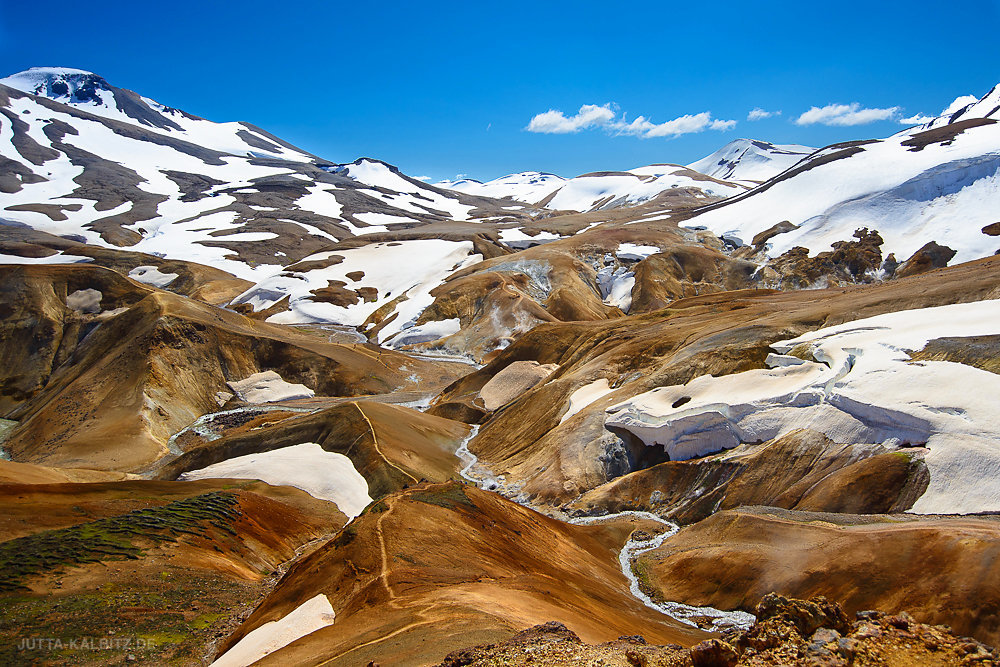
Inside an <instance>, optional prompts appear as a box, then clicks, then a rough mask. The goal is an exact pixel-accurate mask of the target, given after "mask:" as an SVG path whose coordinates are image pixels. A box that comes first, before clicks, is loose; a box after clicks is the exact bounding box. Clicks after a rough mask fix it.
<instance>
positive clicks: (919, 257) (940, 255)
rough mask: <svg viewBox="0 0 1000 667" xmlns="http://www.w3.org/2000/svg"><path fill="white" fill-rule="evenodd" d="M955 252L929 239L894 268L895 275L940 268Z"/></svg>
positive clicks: (914, 273)
mask: <svg viewBox="0 0 1000 667" xmlns="http://www.w3.org/2000/svg"><path fill="white" fill-rule="evenodd" d="M955 254H956V251H954V250H952V249H951V248H949V247H948V246H943V245H938V244H937V243H935V242H934V241H931V242H929V243H928V244H927V245H925V246H923V247H922V248H920V250H918V251H916V252H915V253H913V255H912V256H911V257H910V258H909V259H908V260H906V261H905V262H903V263H902V264H900V266H899V268H898V269H896V277H897V278H905V277H907V276H915V275H918V274H921V273H926V272H928V271H933V270H934V269H942V268H944V267H946V266H948V262H950V261H951V258H952V257H954V256H955Z"/></svg>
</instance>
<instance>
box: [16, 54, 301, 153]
mask: <svg viewBox="0 0 1000 667" xmlns="http://www.w3.org/2000/svg"><path fill="white" fill-rule="evenodd" d="M0 84H2V85H4V86H8V87H10V88H14V89H15V90H19V91H21V92H23V93H29V94H31V95H37V96H39V97H45V98H48V99H51V100H54V101H56V102H60V103H62V104H67V105H69V106H71V107H74V108H76V109H79V110H81V111H86V112H87V113H91V114H94V115H97V116H102V117H104V118H108V119H110V120H116V121H120V122H123V123H129V124H132V125H141V126H143V128H145V129H146V130H148V131H150V132H156V133H159V134H163V135H166V136H171V137H175V138H178V139H183V140H185V141H190V142H191V143H194V144H197V145H199V146H203V147H205V148H210V149H212V150H216V151H220V152H224V153H231V154H233V155H245V156H256V157H262V158H263V157H269V158H280V159H283V160H292V161H295V162H310V161H312V160H314V159H317V158H316V157H315V156H313V155H310V154H308V153H306V152H304V151H302V150H300V149H298V148H295V147H294V146H292V145H291V144H288V143H286V142H284V141H282V140H281V139H279V138H277V137H275V136H274V135H272V134H270V133H268V132H265V131H264V130H262V129H260V128H258V127H255V126H254V125H251V124H250V123H242V122H234V123H213V122H211V121H208V120H205V119H203V118H199V117H197V116H193V115H191V114H189V113H186V112H184V111H181V110H180V109H173V108H171V107H168V106H164V105H162V104H160V103H159V102H157V101H155V100H151V99H149V98H148V97H142V96H141V95H139V94H137V93H135V92H132V91H131V90H125V89H124V88H117V87H115V86H112V85H111V84H110V83H108V82H107V81H106V80H105V79H104V78H103V77H101V76H98V75H97V74H94V73H93V72H87V71H84V70H79V69H70V68H67V67H32V68H31V69H29V70H26V71H24V72H19V73H17V74H13V75H11V76H8V77H6V78H4V79H0Z"/></svg>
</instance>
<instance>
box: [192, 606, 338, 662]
mask: <svg viewBox="0 0 1000 667" xmlns="http://www.w3.org/2000/svg"><path fill="white" fill-rule="evenodd" d="M335 619H336V614H335V613H334V611H333V606H332V605H331V604H330V600H329V599H328V598H327V597H326V595H324V594H323V593H320V594H319V595H317V596H316V597H314V598H310V599H309V600H306V601H305V602H303V603H302V604H300V605H299V606H298V607H296V608H295V609H294V610H292V612H291V613H289V614H288V615H287V616H285V617H284V618H282V619H281V620H280V621H269V622H267V623H264V624H263V625H261V626H260V627H258V628H254V629H253V630H251V631H250V632H248V633H247V635H246V636H245V637H243V639H241V640H240V641H239V642H237V643H236V645H235V646H233V647H232V648H231V649H229V650H228V651H226V652H225V653H224V654H222V656H221V657H220V658H219V659H218V660H216V661H215V662H213V663H212V665H211V667H248V665H252V664H253V663H255V662H257V661H258V660H260V659H261V658H263V657H264V656H266V655H268V654H269V653H274V652H275V651H277V650H278V649H281V648H284V647H285V646H288V645H289V644H291V643H292V642H293V641H295V640H296V639H300V638H302V637H305V636H306V635H308V634H311V633H313V632H316V631H317V630H319V629H321V628H325V627H326V626H328V625H333V623H334V620H335Z"/></svg>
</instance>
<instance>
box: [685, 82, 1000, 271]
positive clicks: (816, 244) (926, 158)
mask: <svg viewBox="0 0 1000 667" xmlns="http://www.w3.org/2000/svg"><path fill="white" fill-rule="evenodd" d="M997 96H998V93H997V92H996V91H995V90H994V91H991V93H990V94H988V95H987V96H985V97H984V98H983V99H982V100H981V101H980V102H978V103H976V104H973V105H970V107H967V111H966V112H965V113H964V114H961V115H959V114H955V115H952V116H950V117H949V118H947V119H938V120H935V121H933V122H932V123H930V124H928V125H927V126H920V127H916V128H912V129H910V130H906V131H904V132H900V133H898V134H896V135H893V136H891V137H888V138H886V139H873V140H867V141H852V142H847V143H842V144H834V145H832V146H827V147H826V148H823V149H822V150H819V151H816V152H815V153H813V154H812V155H810V156H808V157H807V158H806V159H804V160H803V161H801V162H800V163H798V164H797V165H795V166H794V167H793V168H791V169H789V170H787V171H785V172H783V173H781V174H780V175H778V176H777V177H775V178H773V179H771V180H769V181H767V182H766V183H764V184H763V185H761V186H759V187H757V188H755V189H754V190H752V191H750V192H748V193H746V194H745V195H742V196H738V197H733V198H731V199H728V200H726V201H724V202H721V203H719V204H716V205H713V206H709V207H707V208H706V209H704V211H703V212H701V213H700V214H698V215H695V216H694V217H692V218H691V219H690V220H688V221H687V222H685V223H684V224H685V225H686V226H690V227H703V228H707V229H709V230H711V231H712V232H714V233H716V234H718V235H720V236H721V235H725V236H727V237H730V238H733V239H736V240H739V241H742V242H745V243H750V242H751V239H753V238H754V237H755V236H757V235H758V234H760V233H761V232H764V231H766V230H770V229H771V228H772V227H774V226H775V225H776V224H778V223H780V222H783V221H787V222H789V223H791V225H794V227H792V226H786V228H787V229H788V231H785V232H784V233H780V234H778V235H775V236H773V238H771V240H770V242H769V244H768V246H767V255H768V256H770V257H775V256H778V255H780V254H782V253H784V252H786V251H788V250H789V249H791V248H793V247H795V246H803V247H806V248H808V250H809V251H810V253H811V254H815V253H817V252H819V251H823V250H827V249H829V247H830V244H832V243H834V242H836V241H843V240H848V239H850V238H851V236H852V234H853V232H854V230H856V229H858V228H860V227H868V228H869V229H872V230H877V231H878V232H879V234H880V235H881V236H882V238H883V239H884V241H885V243H884V245H883V253H889V252H891V253H894V254H895V255H896V257H897V258H898V259H900V260H902V259H905V258H907V257H909V256H911V255H912V254H913V253H914V252H915V251H917V250H918V249H919V248H921V247H922V246H924V245H925V244H927V243H929V242H931V241H935V242H937V243H940V244H944V245H946V246H948V247H950V248H952V249H954V250H956V251H957V255H956V256H955V258H954V259H955V261H956V262H963V261H968V260H971V259H976V258H978V257H984V256H987V255H992V254H993V252H994V251H995V250H996V248H997V246H998V245H1000V244H998V242H997V241H996V240H995V239H992V238H991V237H990V236H989V235H988V232H986V231H983V227H984V226H988V225H991V224H992V223H995V222H996V221H997V215H996V211H997V209H998V207H1000V173H998V172H1000V125H997V119H998V118H1000V108H998V106H1000V105H998V104H994V98H996V97H997ZM966 115H968V116H972V117H969V118H965V117H964V116H966ZM953 119H954V120H953Z"/></svg>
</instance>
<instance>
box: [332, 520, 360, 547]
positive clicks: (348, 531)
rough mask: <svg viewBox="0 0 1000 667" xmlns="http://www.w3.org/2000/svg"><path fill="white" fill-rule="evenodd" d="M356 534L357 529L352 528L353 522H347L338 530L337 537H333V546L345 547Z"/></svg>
mask: <svg viewBox="0 0 1000 667" xmlns="http://www.w3.org/2000/svg"><path fill="white" fill-rule="evenodd" d="M357 536H358V531H357V530H355V529H354V525H353V524H348V525H347V526H344V529H343V530H342V531H340V534H339V535H337V537H335V538H333V546H335V547H337V548H338V549H339V548H342V547H346V546H347V545H348V544H350V543H351V542H353V541H354V538H355V537H357Z"/></svg>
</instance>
